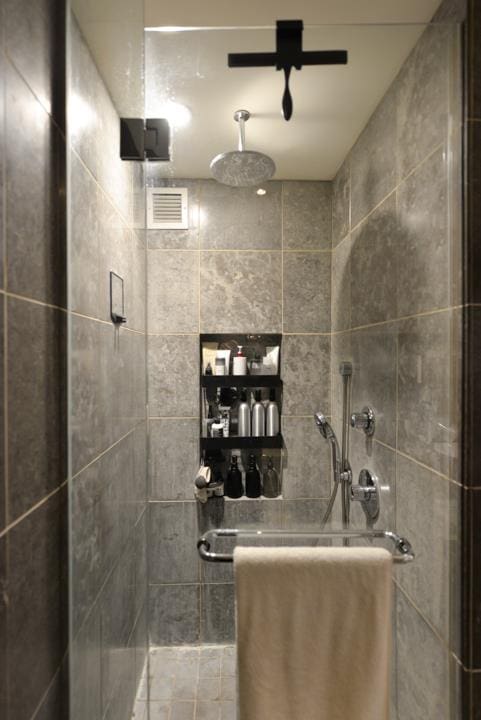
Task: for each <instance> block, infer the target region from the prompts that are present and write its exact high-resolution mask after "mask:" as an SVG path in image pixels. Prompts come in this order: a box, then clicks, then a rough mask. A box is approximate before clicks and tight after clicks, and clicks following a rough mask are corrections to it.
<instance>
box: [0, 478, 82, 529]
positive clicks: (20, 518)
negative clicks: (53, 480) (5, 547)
mask: <svg viewBox="0 0 481 720" xmlns="http://www.w3.org/2000/svg"><path fill="white" fill-rule="evenodd" d="M68 482H69V481H68V479H67V480H64V481H63V482H62V483H61V484H60V485H58V486H57V487H56V488H54V490H52V491H51V492H49V494H48V495H45V496H44V497H43V498H42V499H41V500H39V501H38V502H36V503H35V505H32V506H31V507H30V508H29V509H28V510H26V511H25V512H24V513H22V515H19V516H18V518H15V520H13V521H12V522H11V523H10V524H9V525H7V526H6V527H5V528H4V529H3V530H2V531H1V532H0V538H2V537H4V536H6V535H7V534H8V533H9V532H11V531H12V530H13V529H14V528H15V527H17V525H19V524H20V523H21V522H23V521H24V520H25V519H26V518H27V517H29V515H31V514H32V513H34V512H35V511H36V510H38V509H39V508H41V507H42V505H45V503H47V502H48V501H49V500H50V499H51V498H52V497H53V496H54V495H56V494H57V493H58V492H60V490H62V489H63V488H64V487H66V486H67V485H68Z"/></svg>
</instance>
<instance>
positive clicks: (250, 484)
mask: <svg viewBox="0 0 481 720" xmlns="http://www.w3.org/2000/svg"><path fill="white" fill-rule="evenodd" d="M246 495H247V497H249V498H258V497H260V496H261V476H260V473H259V470H258V469H257V465H256V456H255V455H249V467H248V468H247V472H246Z"/></svg>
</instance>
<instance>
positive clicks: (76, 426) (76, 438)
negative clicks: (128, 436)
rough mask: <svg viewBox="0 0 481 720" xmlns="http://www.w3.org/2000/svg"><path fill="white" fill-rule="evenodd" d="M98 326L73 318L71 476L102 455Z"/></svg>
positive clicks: (94, 323)
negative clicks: (100, 453) (99, 454)
mask: <svg viewBox="0 0 481 720" xmlns="http://www.w3.org/2000/svg"><path fill="white" fill-rule="evenodd" d="M99 327H100V326H99V323H96V322H94V321H93V320H88V319H86V318H82V317H77V316H72V318H71V384H72V388H71V393H72V395H71V403H72V404H71V413H72V472H73V474H75V473H77V472H79V470H81V469H82V468H83V467H84V466H85V465H87V463H89V462H90V461H91V460H93V459H94V458H95V457H96V456H97V455H98V453H99V451H100V448H101V444H100V432H101V416H100V411H99V407H98V395H99V392H100V357H99V352H98V348H99V344H100V343H99Z"/></svg>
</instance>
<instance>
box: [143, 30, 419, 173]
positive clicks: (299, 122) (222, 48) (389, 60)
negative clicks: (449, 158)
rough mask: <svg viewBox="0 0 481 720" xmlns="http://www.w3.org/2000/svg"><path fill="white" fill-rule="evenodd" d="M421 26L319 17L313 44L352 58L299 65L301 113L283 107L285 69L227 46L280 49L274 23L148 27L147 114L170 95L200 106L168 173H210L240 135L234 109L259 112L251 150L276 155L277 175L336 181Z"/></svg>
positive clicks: (181, 131) (180, 133)
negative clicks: (252, 62) (258, 64)
mask: <svg viewBox="0 0 481 720" xmlns="http://www.w3.org/2000/svg"><path fill="white" fill-rule="evenodd" d="M423 29H424V27H423V26H422V25H398V26H393V25H385V26H368V25H364V26H330V27H328V26H324V27H321V26H318V27H306V28H305V30H304V48H305V49H306V50H319V49H337V48H343V49H344V48H345V49H346V50H347V51H348V53H349V64H348V65H346V66H326V67H316V66H311V67H305V68H303V70H302V72H297V71H295V70H293V71H292V75H291V90H292V92H293V95H294V97H295V101H296V110H295V114H294V117H293V118H292V120H291V121H290V122H289V123H286V122H285V121H284V120H283V118H282V115H281V113H280V111H279V97H280V96H281V94H282V91H283V83H284V79H283V75H282V73H280V72H276V71H275V70H274V69H273V68H256V69H255V71H253V70H252V69H251V68H236V69H229V68H228V67H227V54H228V53H229V52H260V51H266V52H267V51H270V50H272V47H273V44H274V41H275V30H274V28H269V29H254V28H251V29H235V30H234V29H216V30H187V31H180V32H179V31H175V32H173V31H169V32H166V31H148V32H147V33H146V48H145V77H146V88H145V93H146V117H160V116H161V115H162V111H163V108H164V107H165V105H166V103H167V102H169V101H175V102H176V103H180V104H182V105H185V106H186V107H187V108H188V109H189V110H190V112H191V113H192V120H191V122H190V123H189V124H187V125H185V126H184V127H182V128H177V129H174V131H173V148H172V162H171V163H168V164H165V165H164V166H163V167H162V172H164V173H165V176H166V177H179V178H182V177H183V178H189V177H190V178H206V177H210V171H209V164H210V161H211V159H212V158H213V157H215V156H216V155H217V154H219V153H222V152H224V151H225V149H226V148H229V147H231V146H233V145H234V143H235V142H236V129H235V128H234V127H233V123H232V115H233V113H234V111H235V110H236V109H237V108H240V107H241V108H242V107H246V108H248V109H249V110H250V112H251V120H250V121H249V134H248V138H247V140H248V142H247V149H248V150H258V151H259V152H262V153H265V154H267V155H269V156H270V157H272V158H273V160H274V162H275V163H276V166H277V172H276V175H275V178H277V179H282V178H289V179H304V180H330V179H332V178H333V176H334V175H335V174H336V171H337V170H338V168H339V166H340V164H341V163H342V160H343V159H344V158H345V156H346V155H347V153H348V151H349V149H350V148H351V147H352V145H353V144H354V142H355V141H356V139H357V137H358V135H359V133H360V132H361V130H362V128H363V127H364V126H365V125H366V122H367V120H368V118H369V117H370V115H371V114H372V112H373V110H374V109H375V107H376V105H377V103H378V102H379V100H380V99H381V97H382V96H383V95H384V93H385V92H386V90H387V89H388V87H389V85H390V84H391V82H392V81H393V79H394V77H395V76H396V74H397V72H398V71H399V68H400V67H401V65H402V63H403V62H404V60H405V58H406V57H407V55H408V54H409V52H410V51H411V49H412V47H413V46H414V45H415V43H416V41H417V39H418V37H419V35H420V34H421V32H422V31H423Z"/></svg>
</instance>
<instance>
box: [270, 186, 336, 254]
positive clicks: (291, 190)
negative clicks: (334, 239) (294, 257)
mask: <svg viewBox="0 0 481 720" xmlns="http://www.w3.org/2000/svg"><path fill="white" fill-rule="evenodd" d="M282 188H283V195H282V217H283V226H282V227H283V236H284V238H283V240H284V242H283V248H284V250H329V249H330V247H331V214H332V213H331V199H332V186H331V183H330V182H306V181H292V180H291V181H284V182H283V183H282Z"/></svg>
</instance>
